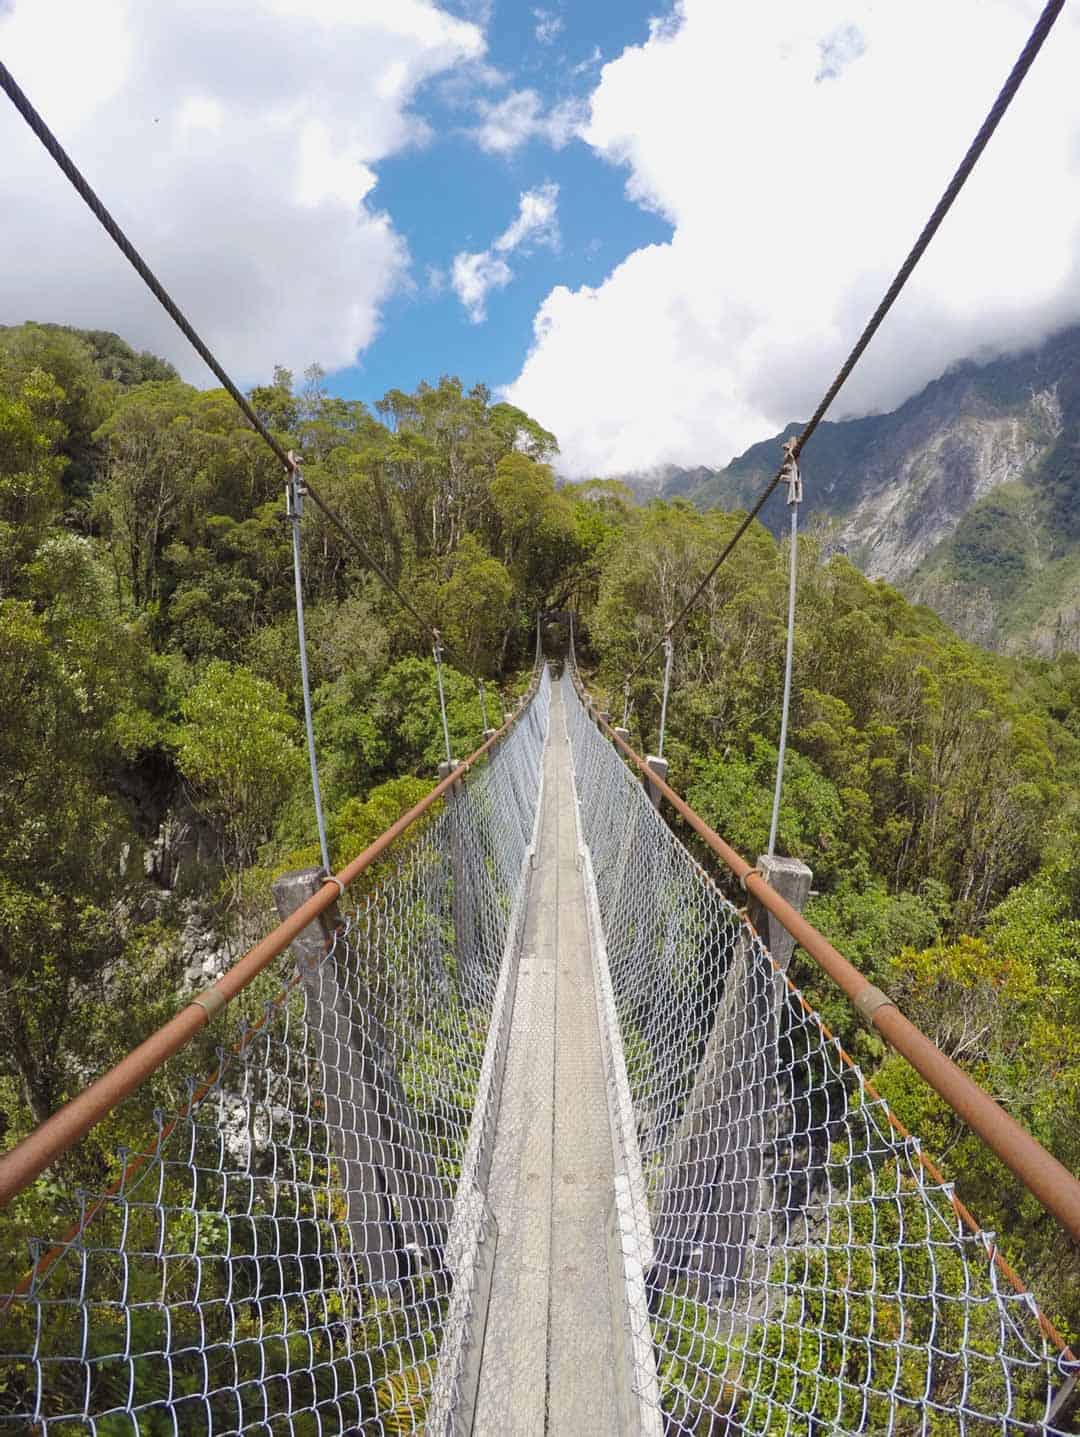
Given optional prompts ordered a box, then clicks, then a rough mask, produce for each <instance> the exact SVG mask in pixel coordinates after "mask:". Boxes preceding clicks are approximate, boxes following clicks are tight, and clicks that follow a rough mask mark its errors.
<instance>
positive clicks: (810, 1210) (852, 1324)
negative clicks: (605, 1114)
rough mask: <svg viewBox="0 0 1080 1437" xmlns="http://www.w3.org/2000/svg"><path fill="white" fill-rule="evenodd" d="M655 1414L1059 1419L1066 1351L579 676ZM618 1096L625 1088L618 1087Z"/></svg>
mask: <svg viewBox="0 0 1080 1437" xmlns="http://www.w3.org/2000/svg"><path fill="white" fill-rule="evenodd" d="M563 688H564V700H565V704H566V712H567V724H568V729H569V733H570V740H571V748H572V752H573V762H574V769H575V783H576V789H577V798H578V804H579V821H580V825H581V833H582V840H583V844H584V847H585V850H586V854H587V869H588V870H589V873H590V875H591V878H592V881H593V883H594V885H595V886H594V888H593V890H592V892H593V902H594V913H595V920H594V921H595V927H596V930H597V932H596V945H597V947H598V948H601V949H606V963H605V960H604V958H603V956H602V954H601V957H600V961H599V965H598V966H599V969H600V982H601V989H602V991H603V990H604V989H605V988H606V990H607V991H608V993H609V994H610V997H611V1004H612V1008H613V1015H612V1025H611V1026H612V1029H613V1032H614V1035H615V1041H614V1044H613V1047H614V1048H615V1050H616V1056H615V1058H614V1060H613V1064H612V1078H611V1082H612V1087H613V1090H615V1091H616V1093H617V1092H618V1090H619V1089H620V1088H621V1090H622V1094H623V1103H622V1107H623V1111H624V1113H625V1118H624V1121H623V1122H622V1123H621V1125H620V1123H619V1121H618V1117H616V1123H615V1126H616V1129H617V1131H618V1137H617V1143H618V1144H619V1146H620V1147H621V1154H620V1167H621V1174H622V1178H623V1181H624V1183H625V1184H626V1187H627V1191H628V1192H629V1194H630V1198H629V1202H630V1205H631V1207H632V1209H633V1211H632V1214H631V1220H630V1221H629V1222H627V1223H626V1224H625V1225H624V1226H623V1229H622V1234H621V1238H620V1243H621V1246H622V1257H623V1259H624V1262H625V1267H626V1280H627V1284H628V1290H629V1291H630V1292H631V1298H632V1293H633V1287H634V1280H635V1279H634V1274H635V1273H637V1274H638V1278H637V1281H638V1286H639V1288H640V1294H641V1297H640V1301H639V1302H638V1303H636V1304H635V1303H634V1301H633V1300H631V1302H630V1314H631V1316H630V1321H631V1327H632V1328H634V1330H633V1331H632V1332H631V1334H630V1338H631V1341H630V1344H629V1351H630V1354H631V1356H630V1359H629V1360H630V1361H631V1363H632V1365H633V1368H634V1384H633V1385H634V1388H635V1391H636V1393H637V1399H638V1403H639V1410H640V1420H641V1426H642V1429H643V1430H644V1431H647V1432H655V1433H657V1434H659V1433H661V1432H663V1433H672V1432H679V1433H692V1434H695V1437H704V1434H719V1433H734V1432H740V1433H758V1434H763V1437H765V1434H767V1437H781V1434H784V1437H824V1434H825V1433H834V1432H839V1433H874V1434H878V1433H896V1434H916V1433H921V1434H940V1437H945V1434H950V1437H951V1434H956V1433H962V1434H970V1437H976V1434H978V1437H989V1434H990V1433H999V1434H1000V1433H1020V1432H1029V1431H1030V1432H1039V1433H1052V1432H1057V1431H1061V1430H1065V1429H1064V1428H1061V1427H1059V1426H1057V1425H1056V1422H1055V1418H1054V1412H1055V1400H1056V1398H1055V1394H1060V1393H1062V1391H1063V1390H1067V1383H1068V1379H1069V1376H1070V1372H1072V1371H1075V1364H1072V1363H1071V1362H1070V1361H1069V1360H1068V1359H1067V1358H1066V1357H1063V1356H1062V1355H1061V1354H1060V1352H1059V1351H1058V1348H1057V1347H1056V1346H1055V1345H1054V1344H1053V1343H1052V1342H1050V1341H1048V1340H1047V1339H1046V1338H1045V1337H1044V1334H1043V1329H1042V1328H1041V1326H1040V1321H1039V1314H1038V1309H1037V1308H1036V1307H1035V1305H1034V1302H1033V1300H1032V1298H1031V1297H1030V1296H1029V1295H1027V1294H1022V1293H1018V1292H1016V1291H1015V1290H1014V1289H1013V1287H1012V1286H1010V1285H1009V1283H1008V1282H1007V1281H1006V1280H1005V1279H1004V1277H1003V1276H1002V1274H1001V1272H1000V1270H999V1268H998V1266H997V1265H996V1264H995V1261H994V1260H993V1239H992V1237H991V1236H990V1235H989V1234H986V1233H980V1232H973V1231H971V1230H970V1229H969V1227H968V1226H966V1225H965V1223H964V1222H963V1221H962V1219H961V1218H960V1216H959V1214H958V1213H957V1211H956V1209H955V1207H954V1203H953V1194H952V1189H951V1187H950V1186H949V1185H947V1184H944V1183H942V1182H940V1181H938V1180H937V1179H936V1178H935V1176H934V1175H933V1174H931V1173H930V1172H929V1171H928V1169H927V1168H926V1167H925V1166H924V1165H923V1161H922V1159H921V1155H920V1150H919V1145H918V1143H917V1141H916V1140H915V1139H914V1138H908V1137H906V1136H904V1135H903V1134H902V1132H901V1131H899V1130H898V1129H897V1128H895V1127H894V1126H893V1123H892V1120H891V1117H890V1115H889V1112H888V1110H887V1108H886V1106H885V1104H884V1103H883V1102H882V1101H881V1099H880V1098H878V1097H876V1095H875V1094H874V1093H873V1092H872V1091H870V1090H869V1089H868V1087H867V1085H866V1084H865V1083H864V1081H863V1078H862V1075H861V1074H860V1073H859V1071H858V1069H856V1068H854V1067H853V1066H852V1065H851V1064H850V1063H849V1062H847V1061H846V1059H845V1057H843V1056H842V1055H841V1049H840V1045H839V1043H838V1042H837V1041H835V1040H833V1039H831V1038H829V1037H828V1036H827V1034H826V1032H825V1031H824V1030H823V1028H822V1026H821V1024H820V1022H819V1020H818V1019H817V1017H816V1015H815V1014H814V1013H813V1012H812V1011H811V1010H810V1009H809V1008H808V1007H807V1006H806V1005H805V1004H804V1003H803V1002H802V1000H801V999H800V997H799V995H798V994H797V992H796V991H795V990H794V988H793V987H792V985H790V984H789V983H788V982H787V981H786V979H785V978H784V977H783V976H782V975H781V974H780V973H779V972H778V970H777V967H776V965H774V963H773V962H772V960H771V958H770V955H769V954H768V952H767V951H766V949H765V948H764V946H763V944H762V942H761V940H760V938H759V937H758V935H757V934H756V933H755V932H754V930H753V929H752V927H750V925H749V924H748V923H747V922H746V920H745V918H744V917H743V916H742V915H741V914H740V913H739V911H737V910H736V909H735V908H734V907H733V905H732V904H731V903H730V902H728V900H727V899H726V898H725V897H724V896H723V895H722V894H721V892H720V891H719V890H718V889H717V887H716V886H715V884H714V883H713V882H712V881H711V879H710V878H709V877H708V875H707V874H706V873H705V872H704V870H703V869H702V868H701V866H700V865H699V864H698V863H697V862H696V861H695V860H694V859H693V858H692V856H691V855H690V853H689V852H688V851H687V850H686V849H685V848H684V847H683V846H682V844H681V843H680V842H679V841H678V839H677V838H676V837H675V835H674V834H673V833H672V831H671V830H670V829H669V828H668V826H667V825H666V824H665V823H664V821H663V820H662V818H661V817H660V816H659V814H658V813H657V811H656V809H655V808H654V807H653V804H652V803H651V802H650V799H649V797H648V795H647V793H646V792H645V790H644V788H643V787H642V784H641V782H640V781H638V779H637V778H636V777H635V776H634V774H633V773H632V772H631V770H630V769H629V768H628V767H627V766H626V765H625V764H624V763H623V762H622V760H621V759H620V757H619V755H618V753H617V751H616V750H615V748H614V747H613V746H612V744H611V743H610V742H609V741H608V740H607V739H606V738H605V737H604V735H603V734H602V732H601V731H600V730H599V729H598V728H597V727H596V726H595V725H594V723H593V722H592V720H591V719H590V717H589V715H588V713H587V712H586V709H585V708H584V706H583V704H582V702H581V701H580V699H579V698H578V695H577V692H576V690H575V687H574V685H573V683H572V682H571V678H570V675H569V674H567V675H565V676H564V678H563ZM614 1109H615V1111H616V1114H617V1113H618V1110H619V1100H618V1097H616V1102H615V1104H614Z"/></svg>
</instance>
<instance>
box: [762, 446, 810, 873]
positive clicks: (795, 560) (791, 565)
mask: <svg viewBox="0 0 1080 1437" xmlns="http://www.w3.org/2000/svg"><path fill="white" fill-rule="evenodd" d="M787 485H788V503H789V504H790V505H791V539H790V541H789V542H790V551H789V554H788V609H787V646H786V650H785V654H784V697H783V699H782V701H781V704H780V747H779V749H778V750H777V755H776V785H775V787H774V789H773V805H772V818H771V819H770V820H769V846H768V848H767V850H766V852H767V853H768V855H769V857H770V858H772V857H773V855H774V853H775V852H776V830H777V828H778V827H779V824H780V796H781V794H782V792H783V788H784V757H785V755H786V753H787V732H788V714H789V712H790V709H791V670H792V665H793V657H794V652H795V591H796V589H797V588H798V581H799V505H800V504H801V503H802V475H801V474H800V473H799V465H798V462H797V460H796V459H795V458H794V455H792V457H791V458H789V460H788V475H787Z"/></svg>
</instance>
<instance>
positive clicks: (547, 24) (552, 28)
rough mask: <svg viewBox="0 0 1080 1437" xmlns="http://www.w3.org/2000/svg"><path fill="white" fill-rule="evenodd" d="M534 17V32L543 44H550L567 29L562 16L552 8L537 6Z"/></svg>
mask: <svg viewBox="0 0 1080 1437" xmlns="http://www.w3.org/2000/svg"><path fill="white" fill-rule="evenodd" d="M533 19H534V20H535V21H536V27H535V29H534V31H533V33H534V34H535V36H536V38H537V41H538V42H539V43H540V44H541V45H550V44H551V43H552V41H553V40H556V39H557V38H558V37H559V36H560V35H561V34H562V32H563V30H564V29H565V25H564V23H563V20H562V17H561V16H559V15H556V14H555V13H554V11H552V10H544V9H540V8H537V9H535V10H534V11H533Z"/></svg>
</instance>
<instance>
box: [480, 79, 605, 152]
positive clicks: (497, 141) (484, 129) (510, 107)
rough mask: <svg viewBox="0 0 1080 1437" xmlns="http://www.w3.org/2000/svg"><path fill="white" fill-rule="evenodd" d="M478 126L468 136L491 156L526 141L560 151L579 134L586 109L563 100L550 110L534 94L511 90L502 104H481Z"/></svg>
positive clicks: (571, 101) (487, 101)
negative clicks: (541, 143) (539, 143)
mask: <svg viewBox="0 0 1080 1437" xmlns="http://www.w3.org/2000/svg"><path fill="white" fill-rule="evenodd" d="M477 113H478V114H479V116H480V123H479V125H475V126H474V127H473V128H472V129H471V130H470V131H469V133H470V134H471V136H472V137H473V139H474V140H475V141H476V143H477V144H478V145H479V146H480V148H481V149H482V150H486V151H487V152H488V153H489V154H492V155H509V154H512V153H513V152H514V151H515V150H518V149H520V148H521V146H522V145H524V144H526V143H527V142H528V141H529V140H535V139H539V140H544V141H546V143H547V144H549V145H551V146H552V147H553V148H554V149H556V150H561V149H562V148H563V146H564V145H567V144H569V143H570V141H571V140H572V139H574V137H575V136H577V135H579V134H580V133H581V129H582V126H583V124H584V122H585V118H586V113H587V111H586V107H585V105H584V104H583V102H582V101H580V100H573V99H571V100H562V101H560V102H559V103H558V104H557V105H553V106H552V107H551V108H550V109H545V107H544V102H543V100H542V99H541V98H540V96H539V95H538V94H537V92H536V91H535V90H511V92H510V93H509V94H508V95H504V96H503V98H502V99H501V100H481V101H480V103H479V104H478V106H477Z"/></svg>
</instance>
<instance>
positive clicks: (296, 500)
mask: <svg viewBox="0 0 1080 1437" xmlns="http://www.w3.org/2000/svg"><path fill="white" fill-rule="evenodd" d="M289 459H290V461H291V462H292V466H293V467H292V472H291V473H290V475H289V477H288V479H287V480H286V483H285V502H286V509H287V517H288V519H289V523H290V527H291V528H292V551H293V580H294V583H295V587H296V633H297V638H298V640H299V644H300V684H301V687H302V689H303V693H304V730H305V732H306V734H307V750H308V763H309V765H310V767H311V793H312V798H313V800H314V803H315V823H316V826H317V828H318V830H319V851H320V853H321V855H322V864H323V872H324V873H330V872H331V871H332V870H331V868H330V850H329V848H328V847H327V843H326V819H325V818H324V817H323V801H322V785H321V784H320V783H319V761H318V758H317V757H316V754H315V725H314V721H313V719H312V714H311V680H310V677H309V674H308V660H307V637H306V634H305V631H304V579H303V572H302V568H301V561H300V520H301V518H302V517H303V513H304V481H303V478H302V477H301V474H300V465H299V463H298V461H297V460H296V456H295V455H293V454H290V455H289Z"/></svg>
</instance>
